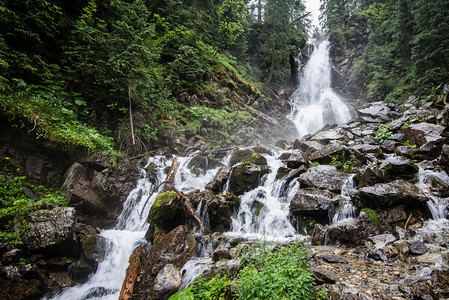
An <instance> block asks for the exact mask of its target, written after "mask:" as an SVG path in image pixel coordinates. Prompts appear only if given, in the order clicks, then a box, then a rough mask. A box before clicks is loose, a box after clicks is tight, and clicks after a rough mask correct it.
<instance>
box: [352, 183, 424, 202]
mask: <svg viewBox="0 0 449 300" xmlns="http://www.w3.org/2000/svg"><path fill="white" fill-rule="evenodd" d="M425 200H426V199H425V198H424V197H423V196H422V195H421V194H420V193H419V190H418V188H417V187H416V186H415V185H414V184H412V183H410V182H408V181H405V180H395V181H392V182H389V183H378V184H376V185H374V186H367V187H363V188H361V189H359V193H358V194H357V201H358V206H359V207H370V208H374V209H375V208H377V207H383V208H388V207H392V206H397V205H401V204H402V205H408V206H412V207H421V206H422V205H423V203H424V202H425Z"/></svg>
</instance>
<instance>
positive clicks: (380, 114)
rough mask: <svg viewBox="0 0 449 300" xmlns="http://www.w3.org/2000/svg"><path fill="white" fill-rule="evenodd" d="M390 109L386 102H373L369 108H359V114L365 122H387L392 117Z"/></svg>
mask: <svg viewBox="0 0 449 300" xmlns="http://www.w3.org/2000/svg"><path fill="white" fill-rule="evenodd" d="M390 111H391V109H390V108H389V107H388V105H387V104H386V103H385V102H383V101H379V102H372V103H370V104H369V106H368V107H367V108H363V109H360V110H359V116H360V118H361V119H362V120H363V121H364V122H371V123H386V122H388V120H389V119H390V116H391V115H390Z"/></svg>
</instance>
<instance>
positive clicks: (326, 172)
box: [299, 165, 351, 192]
mask: <svg viewBox="0 0 449 300" xmlns="http://www.w3.org/2000/svg"><path fill="white" fill-rule="evenodd" d="M350 176H351V175H350V174H347V173H343V172H339V171H337V168H336V167H334V166H328V165H319V166H316V167H313V168H310V169H309V170H307V172H305V173H304V174H301V175H300V176H299V181H300V182H301V186H305V187H316V188H320V189H327V190H330V191H332V192H340V191H341V188H342V186H343V184H344V183H345V181H347V180H348V178H349V177H350Z"/></svg>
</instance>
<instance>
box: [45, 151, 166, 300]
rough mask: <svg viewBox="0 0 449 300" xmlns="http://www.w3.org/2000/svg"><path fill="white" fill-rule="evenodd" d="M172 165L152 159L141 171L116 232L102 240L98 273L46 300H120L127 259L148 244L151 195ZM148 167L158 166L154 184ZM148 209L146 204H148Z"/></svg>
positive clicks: (154, 196) (118, 220)
mask: <svg viewBox="0 0 449 300" xmlns="http://www.w3.org/2000/svg"><path fill="white" fill-rule="evenodd" d="M169 163H170V162H169V161H168V160H167V159H166V158H165V157H161V156H157V157H153V158H150V159H149V160H148V162H147V164H146V166H145V167H143V168H141V169H140V176H139V179H138V181H137V185H136V187H135V188H134V189H133V190H132V191H131V192H130V194H129V196H128V197H127V199H126V201H125V203H124V204H123V210H122V212H121V213H120V215H119V217H118V219H117V224H116V226H115V227H114V228H113V229H110V230H104V231H103V232H102V233H101V235H100V236H101V238H102V239H104V243H105V248H104V251H105V257H104V259H103V261H102V262H100V263H99V265H98V268H97V271H96V272H95V273H94V274H91V275H90V276H89V279H88V280H87V282H86V283H84V284H79V285H76V286H74V287H70V288H67V289H64V290H63V291H62V292H60V293H59V294H57V295H54V296H52V297H50V298H46V297H44V298H43V299H55V300H56V299H58V300H59V299H60V300H66V299H80V300H81V299H103V300H109V299H110V300H112V299H114V300H115V299H117V298H118V296H119V293H120V289H121V287H122V284H123V280H124V278H125V275H126V268H127V267H128V259H129V256H130V255H131V253H132V252H133V250H134V249H135V247H136V246H137V245H138V244H143V243H145V241H144V236H145V232H146V230H147V229H148V223H147V222H146V217H143V218H142V217H141V216H140V212H141V211H142V209H144V212H143V214H142V215H143V216H146V215H147V214H148V211H149V209H150V207H151V206H152V205H153V202H154V200H155V198H156V194H157V193H154V194H151V191H153V189H154V187H155V186H157V184H158V183H159V182H161V181H162V180H163V179H164V177H165V174H164V172H163V170H164V169H165V168H166V167H168V166H170V164H169ZM149 165H155V166H156V175H157V180H156V182H155V183H151V181H150V179H149V177H148V174H147V172H146V171H145V168H147V167H148V166H149ZM147 201H148V203H147V205H145V202H147Z"/></svg>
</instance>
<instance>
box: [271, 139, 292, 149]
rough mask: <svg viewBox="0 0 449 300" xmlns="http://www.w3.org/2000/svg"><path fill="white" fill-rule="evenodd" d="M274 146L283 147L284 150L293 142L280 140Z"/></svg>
mask: <svg viewBox="0 0 449 300" xmlns="http://www.w3.org/2000/svg"><path fill="white" fill-rule="evenodd" d="M274 146H275V147H277V148H281V149H282V150H287V149H288V148H290V147H291V144H290V143H289V142H288V141H286V140H279V141H277V142H276V144H275V145H274Z"/></svg>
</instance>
